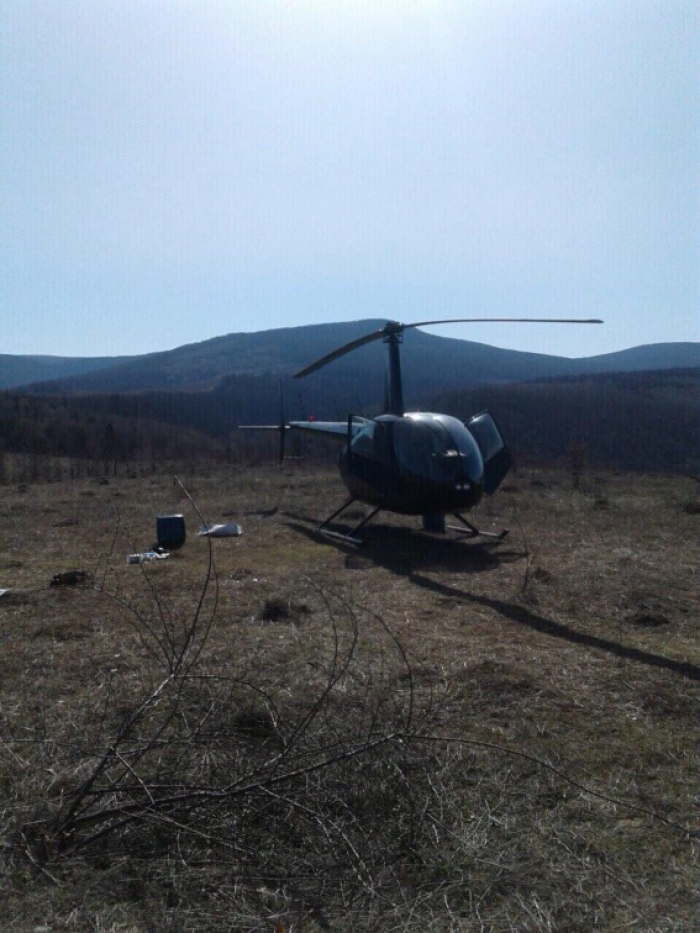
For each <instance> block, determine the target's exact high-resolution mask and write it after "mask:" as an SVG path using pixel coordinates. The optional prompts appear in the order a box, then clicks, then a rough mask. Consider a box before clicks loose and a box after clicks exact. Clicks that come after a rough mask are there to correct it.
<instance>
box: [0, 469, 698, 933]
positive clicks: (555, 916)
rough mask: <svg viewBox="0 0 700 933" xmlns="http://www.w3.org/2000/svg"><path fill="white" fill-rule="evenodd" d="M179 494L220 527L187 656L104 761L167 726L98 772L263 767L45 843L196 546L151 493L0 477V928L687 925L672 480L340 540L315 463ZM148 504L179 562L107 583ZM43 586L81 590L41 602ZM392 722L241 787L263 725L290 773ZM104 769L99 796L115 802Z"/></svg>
mask: <svg viewBox="0 0 700 933" xmlns="http://www.w3.org/2000/svg"><path fill="white" fill-rule="evenodd" d="M181 478H182V482H183V484H184V485H185V486H186V488H187V489H188V490H189V492H190V493H191V495H192V497H193V499H194V501H195V503H196V505H197V507H198V509H199V511H200V512H201V514H202V515H203V516H204V517H205V518H206V519H207V520H211V521H217V520H223V519H226V518H228V517H231V518H235V519H236V520H237V521H239V522H240V523H241V524H242V526H243V529H244V533H243V536H242V537H240V538H232V539H222V540H214V541H212V542H211V547H212V554H213V561H214V569H215V580H214V581H213V582H212V583H211V585H210V586H209V587H208V589H207V591H206V593H204V597H203V602H202V606H201V615H200V619H201V621H200V624H199V628H198V629H197V633H196V639H200V638H203V636H204V635H205V634H206V635H207V638H206V640H205V641H203V642H202V645H203V648H202V653H201V655H200V656H199V659H198V661H197V664H196V665H195V666H194V667H193V668H192V669H191V671H189V672H188V673H187V676H183V677H182V678H181V679H180V681H179V682H178V683H179V686H178V693H177V697H176V699H175V700H172V698H167V701H166V700H164V701H163V702H162V703H160V702H159V703H153V704H152V705H151V706H150V707H149V709H148V714H147V716H144V718H143V720H141V721H140V723H139V726H138V729H136V731H135V734H134V735H133V736H132V739H133V741H132V742H131V744H128V745H125V746H124V754H125V755H132V756H137V755H138V754H140V752H139V753H137V752H136V751H135V749H136V748H137V746H138V743H139V742H142V743H145V744H147V743H148V742H149V741H152V740H153V735H154V731H153V730H157V729H161V728H162V729H163V730H164V731H163V733H162V734H163V735H167V736H168V741H167V742H164V743H163V744H162V746H158V747H157V749H156V747H155V746H154V749H153V750H152V751H149V753H148V755H145V754H144V757H143V758H138V757H132V758H129V759H128V760H129V762H138V764H137V765H134V767H133V770H134V774H135V777H134V782H136V783H138V782H137V780H136V779H137V778H138V781H141V782H143V783H144V784H145V783H147V782H148V781H151V782H152V783H151V784H150V785H149V792H153V790H154V788H156V789H158V788H163V787H165V785H166V780H165V775H166V774H167V775H170V776H172V779H173V782H175V779H176V778H177V780H178V781H179V782H180V783H179V784H178V786H179V787H185V786H187V787H193V786H195V785H196V786H198V787H201V786H209V787H217V788H222V787H225V786H228V784H230V783H231V781H235V780H238V779H241V778H242V776H245V775H246V774H250V773H253V772H255V773H256V774H264V779H260V781H259V785H258V786H257V787H256V790H255V792H251V794H250V796H249V797H248V798H246V799H245V800H240V799H238V798H236V800H235V802H234V801H233V799H229V798H227V799H226V801H222V803H221V804H220V805H219V806H218V807H216V808H212V809H210V810H208V811H206V814H203V813H202V812H200V811H197V812H196V815H195V814H193V813H191V812H189V811H188V812H187V813H179V812H177V811H176V810H174V809H170V810H167V812H166V811H165V810H162V809H161V810H159V809H158V807H157V806H156V805H154V806H153V807H152V809H151V810H150V811H149V808H148V807H147V806H144V807H143V809H142V811H141V813H140V816H139V819H138V820H135V821H134V822H133V823H131V824H130V825H129V826H128V830H127V829H125V830H124V832H121V831H120V830H117V829H113V830H112V831H111V832H110V833H107V834H106V835H105V837H104V838H102V839H100V840H99V843H95V844H90V845H88V844H86V843H85V839H86V838H87V836H88V835H89V831H88V827H87V826H84V825H78V826H71V827H70V832H68V831H66V832H65V833H64V835H63V836H62V837H60V838H59V837H58V835H57V834H56V831H55V830H56V826H57V825H59V824H60V820H61V818H62V814H63V815H65V813H66V807H69V806H70V801H71V800H72V799H74V798H75V794H76V793H78V792H79V789H80V787H81V786H84V781H85V777H86V775H89V774H90V773H91V769H93V770H94V768H95V764H96V762H98V761H99V760H100V756H101V755H102V754H104V750H105V749H106V748H109V745H110V742H111V741H112V739H113V737H114V736H115V735H116V734H119V730H120V729H121V728H122V727H124V725H125V724H126V723H128V722H129V721H130V717H132V716H133V714H134V711H135V710H136V709H137V708H138V705H139V703H140V702H142V701H143V698H144V697H145V696H148V695H149V692H150V693H152V692H153V691H154V689H155V686H156V685H157V684H158V683H159V682H160V678H161V677H162V676H163V670H164V667H163V663H164V662H163V652H162V650H161V648H160V647H159V643H158V637H159V633H162V632H163V631H166V632H168V633H170V637H171V638H172V643H173V644H175V643H178V644H179V642H178V639H179V638H181V636H182V633H183V632H185V631H186V630H187V626H188V625H189V624H190V622H191V620H192V619H193V618H194V615H195V613H196V612H197V608H198V606H199V604H200V601H201V600H202V594H203V587H204V585H205V581H206V577H207V573H208V568H209V542H208V541H207V539H203V538H197V537H196V530H197V528H198V525H199V519H198V517H197V515H196V514H195V512H194V511H193V508H192V505H191V503H190V502H189V501H188V499H187V497H186V496H185V494H184V493H183V491H182V488H181V487H180V486H179V485H178V484H177V483H175V482H174V480H173V477H172V475H155V476H146V477H141V478H139V479H126V478H124V479H121V478H118V479H110V482H109V483H108V484H107V485H100V484H98V483H95V482H89V481H74V482H70V483H63V484H55V485H36V486H30V487H29V488H28V490H27V491H25V492H20V491H19V490H18V489H17V488H16V487H12V486H6V487H0V588H4V587H9V592H7V593H6V594H5V595H4V596H2V597H0V634H1V636H2V641H3V649H4V650H3V661H4V664H3V677H2V683H1V685H0V711H1V719H2V732H1V733H0V735H1V736H2V738H1V741H0V786H1V787H2V807H0V834H1V836H2V844H3V853H4V858H3V863H2V864H3V872H2V882H1V884H2V891H3V897H4V901H5V913H4V920H3V928H5V929H12V930H27V931H29V930H39V929H46V930H72V929H85V930H96V931H97V930H100V931H105V933H107V931H114V933H117V931H125V933H126V931H129V933H131V931H134V933H136V931H138V933H141V931H149V930H161V929H173V930H183V931H184V930H195V929H197V930H221V929H230V930H270V931H272V930H274V929H275V924H278V927H277V928H278V929H280V930H282V929H284V930H285V931H292V930H293V931H294V933H299V931H301V930H305V931H309V933H312V931H317V930H333V931H336V930H345V929H348V928H353V929H358V930H436V931H437V930H440V931H443V930H445V931H447V930H453V931H471V930H494V931H495V930H581V931H584V930H591V929H600V930H608V931H617V930H620V931H621V930H630V929H632V930H639V931H642V930H644V931H681V930H683V931H684V930H692V929H695V928H696V927H695V921H696V919H697V912H696V911H697V904H696V901H695V897H696V883H697V877H696V863H695V861H694V859H695V856H696V854H697V853H696V851H695V850H694V846H695V845H696V843H697V837H696V836H695V835H693V833H694V831H695V827H696V816H697V812H696V809H695V798H696V794H697V791H698V761H697V757H696V744H695V743H696V741H697V715H698V709H699V708H700V707H699V704H698V694H699V692H700V684H699V681H700V651H699V650H698V641H697V634H698V627H699V622H700V620H699V619H698V606H699V605H700V579H699V578H698V568H699V567H700V535H699V534H698V512H697V510H695V509H694V508H692V507H690V508H689V505H691V506H692V505H694V504H696V503H697V502H698V491H699V490H698V486H697V483H696V482H695V481H693V480H691V479H684V478H678V477H675V478H671V477H661V476H637V475H628V474H619V475H611V474H601V475H599V476H595V477H593V476H585V475H584V476H583V477H582V478H581V480H580V483H579V485H578V488H574V485H573V482H572V477H571V475H570V474H567V473H561V472H554V471H552V472H536V473H535V472H532V473H531V472H528V473H519V474H514V475H512V476H511V477H510V478H509V480H508V482H507V483H506V486H505V488H504V489H503V490H502V491H500V492H499V493H498V494H497V495H496V496H495V497H494V498H493V499H492V500H490V501H489V502H488V503H485V504H484V505H483V506H482V507H481V508H480V509H479V510H478V514H477V515H476V516H475V517H474V518H475V521H476V522H477V524H480V525H481V526H482V527H484V528H490V527H502V526H508V527H510V528H511V532H510V535H509V537H508V538H506V539H505V540H504V541H502V542H499V543H488V542H487V541H479V540H476V541H465V540H458V539H455V538H453V537H446V538H441V537H437V536H429V535H425V534H423V533H421V532H420V531H419V530H418V527H417V525H418V523H417V522H416V520H413V519H403V518H401V517H397V516H388V515H380V516H379V517H378V520H375V522H374V523H373V524H372V525H370V526H369V528H368V529H367V534H366V538H367V541H366V544H365V546H364V547H363V548H361V549H355V548H352V547H345V546H343V545H340V544H338V543H334V542H332V541H330V540H328V539H324V538H319V537H318V536H317V535H316V533H315V532H314V521H315V520H317V519H320V518H322V517H324V516H325V515H326V514H327V513H328V512H330V511H331V510H332V509H333V508H334V507H335V506H336V505H337V504H338V503H339V501H340V500H341V498H342V489H341V486H340V483H339V481H338V479H337V475H336V473H335V472H334V471H330V470H328V471H327V470H315V469H313V468H312V467H310V466H305V465H304V464H303V463H302V464H299V465H295V466H294V467H293V468H286V467H285V468H284V469H283V470H278V469H276V468H274V467H264V468H261V469H256V470H249V471H246V470H240V469H239V470H236V469H225V470H224V469H221V468H214V467H212V468H211V469H206V468H204V467H200V468H197V469H196V470H195V471H194V472H192V473H191V474H189V475H188V474H186V475H182V476H181ZM275 507H276V511H275ZM173 511H182V512H183V513H184V514H185V516H186V521H187V526H188V541H187V543H186V544H185V546H184V547H183V548H182V550H180V551H177V552H174V553H173V554H172V555H171V556H170V558H168V559H167V560H165V561H162V562H158V563H153V564H148V565H144V566H129V565H127V564H126V555H127V554H128V553H131V552H133V551H139V550H143V549H145V548H147V547H149V546H150V545H151V544H152V543H153V539H154V536H155V517H156V515H158V514H162V513H167V512H173ZM348 521H349V522H350V521H352V518H351V517H349V518H348ZM73 569H82V570H86V571H89V572H90V574H92V579H91V580H88V581H87V582H85V583H83V584H78V585H76V586H65V587H50V586H49V581H50V580H51V578H52V576H53V575H54V574H56V573H59V572H65V571H69V570H73ZM210 623H211V627H210V628H209V625H210ZM395 639H397V640H398V644H397V641H396V640H395ZM197 644H199V641H197ZM166 653H167V651H166ZM333 664H335V665H336V672H337V671H338V669H339V667H342V665H343V664H347V668H346V669H345V670H343V672H342V676H338V677H337V678H336V679H335V680H334V681H333V686H332V689H330V690H329V689H328V685H329V683H330V682H331V681H329V670H330V669H331V668H332V666H333ZM166 666H167V665H166ZM331 680H332V678H331ZM319 698H321V699H319ZM314 703H317V704H318V707H317V709H318V715H316V718H315V719H314V717H313V716H311V715H310V711H313V710H314V708H315V707H314ZM168 704H171V705H168ZM168 710H174V711H175V712H174V714H173V716H172V718H171V719H169V718H168V716H169V714H168V712H167V711H168ZM159 717H160V719H159ZM195 721H196V722H197V723H198V725H197V728H196V729H194V728H193V727H192V723H193V722H195ZM303 723H308V726H303V725H300V724H303ZM295 729H296V730H297V732H295ZM149 730H150V731H149ZM392 733H396V734H397V735H398V736H399V737H398V738H396V740H391V741H387V742H386V743H385V744H384V745H382V746H381V748H378V749H377V750H376V751H372V750H369V749H368V750H366V753H359V752H358V754H357V756H356V757H353V758H352V760H351V761H341V762H338V763H334V764H333V763H331V764H328V766H327V767H326V768H325V769H319V771H313V772H309V773H307V774H305V775H304V776H303V778H298V779H297V778H290V779H289V780H287V781H286V782H282V783H280V784H275V783H274V780H273V779H272V778H271V776H270V773H268V772H265V771H264V768H265V767H267V764H266V763H269V762H270V761H271V760H273V759H274V756H275V754H277V752H276V749H277V748H278V745H277V744H276V743H284V742H288V743H289V745H290V747H292V746H293V742H291V741H290V737H291V738H292V739H294V741H296V742H297V744H296V745H295V746H293V747H294V749H295V754H297V755H298V758H297V759H295V761H298V765H295V767H297V769H298V768H299V767H303V762H307V763H308V762H309V761H310V760H311V759H312V757H313V755H318V754H319V753H320V750H321V749H328V748H330V747H331V744H332V743H336V744H335V745H333V747H334V748H338V749H340V748H343V749H346V750H347V749H349V748H350V747H351V746H352V747H353V748H358V749H361V746H362V742H365V743H367V741H368V740H369V738H370V737H371V736H374V737H376V736H384V737H386V736H387V735H390V734H392ZM297 736H298V739H297V738H296V737H297ZM401 736H403V738H401ZM353 743H354V745H353ZM285 747H286V746H285ZM290 754H291V753H290ZM149 755H150V757H149ZM314 760H315V759H314ZM276 767H277V766H276ZM110 768H112V765H111V764H110ZM256 768H259V769H261V770H260V771H259V772H256V771H255V769H256ZM251 769H252V770H251ZM222 772H223V776H222ZM115 773H116V772H115V771H113V770H108V771H106V772H105V774H104V775H102V777H101V780H103V783H101V784H99V792H100V794H102V795H103V797H102V798H101V799H102V800H103V801H107V799H108V798H109V799H110V800H115V801H117V806H118V807H121V808H124V807H125V798H124V797H121V798H118V797H117V791H116V789H115V787H114V786H113V785H110V783H109V782H110V780H112V782H113V783H114V780H115V779H114V774H115ZM275 773H278V772H275ZM110 775H111V777H110ZM266 781H268V783H267V784H266V783H265V782H266ZM134 782H132V783H134ZM97 787H98V785H96V788H97ZM261 788H263V789H262V790H261ZM137 791H138V793H141V791H143V794H145V793H146V791H145V790H143V788H141V787H139V788H136V789H134V788H132V789H131V790H130V791H129V793H131V795H132V797H131V798H130V799H133V800H136V799H137V798H138V793H137ZM143 794H142V796H141V797H140V798H138V799H139V801H140V804H139V805H142V804H143V800H144V799H145V797H144V796H143ZM261 795H262V796H264V798H265V800H264V803H263V801H262V797H261ZM66 825H67V824H66ZM91 825H92V824H91ZM90 831H91V830H90Z"/></svg>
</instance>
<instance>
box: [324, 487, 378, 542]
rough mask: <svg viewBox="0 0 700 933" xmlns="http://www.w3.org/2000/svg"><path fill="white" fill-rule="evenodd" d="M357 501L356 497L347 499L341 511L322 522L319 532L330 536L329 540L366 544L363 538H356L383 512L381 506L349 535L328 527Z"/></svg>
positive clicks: (359, 523) (338, 510)
mask: <svg viewBox="0 0 700 933" xmlns="http://www.w3.org/2000/svg"><path fill="white" fill-rule="evenodd" d="M356 501H357V500H356V499H355V497H354V496H350V498H349V499H347V500H346V501H345V502H344V503H343V504H342V505H341V506H340V508H339V509H336V510H335V512H333V513H332V514H331V515H329V516H328V518H326V519H324V520H323V521H322V522H321V524H320V525H319V526H318V529H317V530H318V531H320V532H321V534H324V535H328V537H329V538H335V539H336V540H339V541H347V542H348V543H350V544H363V543H364V542H363V541H362V538H357V537H355V536H356V534H357V532H358V531H359V530H360V529H361V528H364V526H365V525H366V524H367V523H368V522H370V521H371V520H372V519H373V518H374V516H375V515H376V514H377V512H380V511H381V508H380V507H379V506H377V508H376V509H373V510H372V511H371V512H370V513H369V515H366V516H365V517H364V518H363V519H362V521H360V522H358V523H357V525H355V527H354V528H353V529H352V530H351V531H349V532H348V534H343V533H342V532H340V531H331V530H330V529H329V528H328V526H329V525H330V523H331V522H332V521H333V519H334V518H337V517H338V516H339V515H342V513H343V512H344V511H345V509H347V508H348V507H349V506H351V505H352V504H353V502H356Z"/></svg>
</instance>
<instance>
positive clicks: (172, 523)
mask: <svg viewBox="0 0 700 933" xmlns="http://www.w3.org/2000/svg"><path fill="white" fill-rule="evenodd" d="M186 537H187V532H186V529H185V518H184V516H183V515H159V516H158V518H157V519H156V545H157V547H158V548H160V549H162V550H164V551H176V550H177V549H178V548H181V547H182V545H183V544H184V543H185V539H186Z"/></svg>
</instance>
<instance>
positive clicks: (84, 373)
mask: <svg viewBox="0 0 700 933" xmlns="http://www.w3.org/2000/svg"><path fill="white" fill-rule="evenodd" d="M384 323H385V322H384V321H381V320H363V321H353V322H349V323H340V324H315V325H308V326H304V327H291V328H282V329H278V330H268V331H261V332H257V333H238V334H228V335H226V336H223V337H215V338H213V339H211V340H206V341H203V342H201V343H196V344H187V345H186V346H183V347H178V348H177V349H174V350H167V351H164V352H161V353H150V354H147V355H145V356H136V357H127V358H115V359H114V360H112V361H110V360H109V359H105V358H100V359H97V360H93V361H91V360H89V359H79V360H78V359H76V360H66V359H64V358H58V357H8V356H4V357H0V388H15V389H16V388H22V390H23V391H27V390H29V387H30V386H31V391H32V392H42V393H51V394H53V393H57V392H60V393H66V394H72V393H75V392H81V393H82V392H142V391H146V390H161V389H165V390H170V389H180V390H203V389H212V388H215V387H216V386H217V385H218V384H219V383H220V382H221V381H222V380H226V379H227V378H229V377H231V376H245V377H248V376H252V377H259V376H263V375H274V376H276V377H279V376H284V375H291V374H292V373H294V372H296V371H297V370H299V369H301V368H302V367H304V366H305V365H306V364H308V363H310V362H311V361H312V360H314V359H316V358H318V357H320V356H323V355H324V354H326V353H328V352H329V351H330V350H333V349H334V348H335V347H338V346H341V345H342V344H345V343H347V342H348V341H350V340H354V339H356V338H357V337H359V336H361V335H363V334H366V333H368V332H371V331H373V330H377V329H379V328H380V327H381V326H382V325H383V324H384ZM402 358H403V361H404V369H405V371H406V373H407V380H406V389H407V393H409V394H410V393H414V395H415V396H425V395H426V394H431V393H435V392H439V391H441V390H443V389H446V388H453V387H461V386H464V385H465V384H468V385H477V384H480V383H485V382H519V381H522V380H525V379H541V378H547V377H552V376H565V375H576V374H584V373H597V372H600V373H602V372H627V371H633V370H658V369H670V368H680V367H689V366H700V343H667V344H653V345H647V346H642V347H635V348H632V349H629V350H623V351H620V352H617V353H609V354H604V355H602V356H594V357H587V358H581V359H570V358H567V357H558V356H548V355H546V354H540V353H523V352H519V351H515V350H502V349H498V348H496V347H491V346H488V345H486V344H482V343H476V342H473V341H467V340H455V339H452V338H447V337H437V336H435V335H433V334H427V333H424V332H422V331H419V330H408V331H406V332H405V334H404V347H403V352H402ZM383 373H384V355H383V349H382V347H381V345H380V344H379V342H378V343H376V344H372V345H369V346H366V347H362V348H361V349H360V350H358V351H356V352H355V353H353V354H351V355H350V356H348V357H345V358H343V359H341V360H338V361H337V362H336V363H334V364H333V366H332V367H330V368H329V369H327V370H325V371H324V373H323V376H322V380H323V382H324V384H325V385H327V386H328V393H329V394H332V395H335V396H338V395H347V394H348V389H349V388H350V387H351V386H357V384H358V383H359V384H361V385H363V386H365V387H366V388H367V389H368V393H367V395H368V398H366V399H362V402H363V404H369V403H371V401H372V400H373V399H374V400H376V399H378V398H380V397H381V392H382V387H383V379H384V375H383ZM319 378H321V377H319ZM355 394H356V393H355Z"/></svg>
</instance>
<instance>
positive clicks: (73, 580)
mask: <svg viewBox="0 0 700 933" xmlns="http://www.w3.org/2000/svg"><path fill="white" fill-rule="evenodd" d="M89 580H92V574H91V573H90V571H89V570H66V571H64V572H63V573H55V574H54V575H53V576H52V577H51V582H50V583H49V586H75V585H76V584H78V583H87V582H88V581H89Z"/></svg>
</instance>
